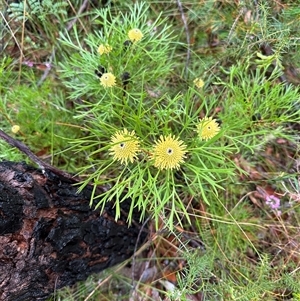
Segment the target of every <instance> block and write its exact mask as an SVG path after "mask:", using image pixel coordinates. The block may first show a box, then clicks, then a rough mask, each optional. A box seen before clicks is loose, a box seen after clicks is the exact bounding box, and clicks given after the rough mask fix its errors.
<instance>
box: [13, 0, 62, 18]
mask: <svg viewBox="0 0 300 301" xmlns="http://www.w3.org/2000/svg"><path fill="white" fill-rule="evenodd" d="M66 7H67V3H66V2H55V3H54V2H53V1H51V0H43V1H39V0H27V1H20V2H18V3H17V2H12V3H10V4H9V7H8V9H7V12H8V14H9V15H8V16H9V18H10V19H15V21H23V19H25V21H26V20H30V19H34V18H38V19H39V20H40V21H42V22H44V21H45V20H46V18H47V17H49V16H51V15H54V16H58V15H62V16H66V14H67V12H66Z"/></svg>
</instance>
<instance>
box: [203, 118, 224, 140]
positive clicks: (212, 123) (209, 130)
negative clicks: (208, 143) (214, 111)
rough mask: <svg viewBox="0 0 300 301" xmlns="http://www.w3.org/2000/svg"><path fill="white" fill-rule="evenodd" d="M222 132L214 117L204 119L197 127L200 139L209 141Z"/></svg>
mask: <svg viewBox="0 0 300 301" xmlns="http://www.w3.org/2000/svg"><path fill="white" fill-rule="evenodd" d="M219 131H220V128H219V125H218V123H217V122H216V120H215V119H212V117H204V118H203V119H201V120H200V122H199V123H198V125H197V132H198V135H199V137H200V139H203V140H208V139H211V138H212V137H214V136H216V135H217V134H218V132H219Z"/></svg>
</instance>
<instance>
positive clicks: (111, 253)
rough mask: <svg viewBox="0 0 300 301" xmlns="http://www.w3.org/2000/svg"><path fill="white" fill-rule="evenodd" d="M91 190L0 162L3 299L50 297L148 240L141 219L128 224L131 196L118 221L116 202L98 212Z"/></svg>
mask: <svg viewBox="0 0 300 301" xmlns="http://www.w3.org/2000/svg"><path fill="white" fill-rule="evenodd" d="M91 193H92V190H91V188H90V187H86V188H85V189H83V190H82V191H81V192H80V193H78V186H76V185H74V183H72V181H70V180H69V179H67V178H65V177H60V176H59V175H55V174H54V173H51V172H50V171H49V172H48V173H46V174H45V173H42V172H41V171H40V170H38V169H36V168H33V167H30V166H28V165H26V164H25V163H13V162H1V163H0V300H1V301H2V300H5V301H11V300H13V301H26V300H31V301H32V300H46V299H47V298H48V297H49V295H51V294H52V293H53V292H54V291H55V289H57V288H61V287H63V286H69V285H72V284H74V283H75V282H77V281H81V280H85V279H86V278H87V277H88V276H89V275H91V274H93V273H97V272H99V271H101V270H104V269H106V268H108V267H111V266H113V265H115V264H117V263H120V262H122V261H124V260H125V259H127V258H129V257H130V256H131V255H132V254H133V252H134V249H135V247H136V246H137V244H138V245H140V244H141V243H142V242H143V241H144V240H145V238H146V235H147V233H146V231H142V230H141V225H140V224H139V223H137V222H136V223H132V224H131V225H130V226H129V225H128V224H127V222H126V221H127V216H126V212H127V213H128V212H129V205H130V204H129V202H130V200H128V201H127V202H126V201H125V202H123V203H122V204H121V207H122V212H123V213H124V214H122V217H121V218H120V219H119V220H118V221H115V211H114V206H113V205H114V204H113V202H111V203H108V204H107V205H106V207H105V209H104V211H103V213H102V214H100V212H99V211H98V210H93V209H92V208H90V206H89V202H90V198H91ZM133 220H135V221H139V213H138V212H134V214H133ZM138 238H139V239H138Z"/></svg>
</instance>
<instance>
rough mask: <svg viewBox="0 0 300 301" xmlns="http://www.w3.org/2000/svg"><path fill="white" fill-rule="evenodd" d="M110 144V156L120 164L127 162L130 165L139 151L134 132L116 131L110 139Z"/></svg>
mask: <svg viewBox="0 0 300 301" xmlns="http://www.w3.org/2000/svg"><path fill="white" fill-rule="evenodd" d="M111 142H112V146H111V148H110V154H111V155H112V156H113V157H114V160H117V161H121V164H123V162H124V163H125V164H127V161H130V162H131V163H132V162H133V161H134V159H135V158H136V156H137V153H138V152H139V151H140V148H139V140H138V138H137V137H136V136H135V133H134V131H132V132H128V131H127V129H124V130H123V131H118V132H116V133H115V134H114V135H113V136H112V137H111Z"/></svg>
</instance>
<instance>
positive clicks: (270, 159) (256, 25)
mask: <svg viewBox="0 0 300 301" xmlns="http://www.w3.org/2000/svg"><path fill="white" fill-rule="evenodd" d="M74 2H75V1H73V2H72V3H73V4H74ZM108 2H109V3H108V4H107V6H106V8H103V9H92V7H93V6H92V5H93V4H92V2H90V3H89V6H87V9H88V10H87V12H86V13H84V14H82V15H76V16H74V15H69V14H70V11H72V9H69V8H68V6H67V2H57V3H56V2H55V3H53V2H51V1H48V0H44V1H35V0H28V1H21V2H20V3H11V4H10V5H9V6H8V10H7V11H8V13H9V18H10V19H13V22H12V20H8V22H4V24H5V26H3V32H5V33H10V34H11V36H12V39H11V40H12V41H13V42H14V41H15V40H16V41H17V42H19V43H18V45H19V47H20V48H22V52H23V54H24V57H25V58H26V59H28V56H29V57H30V58H31V54H32V52H31V50H32V49H34V50H37V52H36V53H40V52H41V53H43V52H45V53H46V55H45V54H41V55H40V56H39V55H37V54H36V53H34V54H35V56H33V57H35V61H38V60H39V59H40V61H44V60H45V59H48V58H49V57H51V60H52V59H53V61H52V62H53V67H52V68H53V69H51V72H50V73H49V74H50V75H48V78H47V80H46V81H45V82H43V84H42V86H40V85H37V84H36V83H37V82H39V80H40V78H41V73H40V71H37V70H33V68H29V67H27V66H23V65H21V64H20V65H17V64H16V61H15V60H14V59H13V58H10V57H9V56H10V55H11V54H10V52H9V53H8V54H7V55H8V56H7V57H3V58H2V59H1V61H0V114H1V119H0V122H1V129H3V130H4V131H6V132H7V133H10V134H11V135H12V136H13V137H15V138H17V139H20V140H22V141H24V142H25V143H26V144H27V145H28V146H29V147H30V148H32V149H33V151H35V152H36V153H38V154H44V156H43V159H46V160H47V159H48V158H49V157H50V159H51V161H52V163H53V164H54V165H56V166H58V167H60V168H62V169H67V170H69V171H72V172H76V173H77V174H79V175H81V176H82V178H83V181H82V183H80V185H79V186H78V189H83V187H85V186H86V185H88V184H92V185H94V188H95V196H96V189H97V187H99V186H100V187H102V188H103V190H102V194H100V195H99V194H98V195H97V197H95V198H93V199H92V200H91V205H92V206H94V207H97V208H100V209H101V208H103V206H104V204H105V202H109V201H114V202H115V206H116V208H117V216H116V218H118V217H119V216H120V215H121V214H122V212H121V211H120V207H119V206H120V203H121V202H122V201H123V200H124V199H126V198H130V199H132V203H131V209H130V210H131V211H132V210H133V209H134V208H138V209H140V210H141V218H144V217H145V216H146V215H150V216H151V217H153V218H154V221H155V226H156V227H157V228H158V227H167V228H168V229H169V230H170V229H171V230H174V228H176V229H178V228H180V227H181V229H182V230H183V231H188V232H193V234H194V235H195V236H197V237H198V239H201V241H203V245H204V246H205V248H206V249H204V248H203V250H202V251H201V252H200V251H199V250H197V251H195V250H194V249H193V250H191V249H189V247H187V245H186V241H184V240H183V239H181V238H178V244H179V245H180V247H179V249H180V254H182V253H181V251H182V249H184V250H185V252H184V255H183V259H184V260H185V262H186V265H185V266H184V268H183V270H182V271H180V272H178V273H177V275H178V278H177V280H178V283H176V287H177V289H175V290H174V291H172V292H171V291H170V292H169V293H168V294H169V298H170V299H171V300H176V301H177V300H178V301H179V300H190V299H192V297H191V295H194V294H196V293H201V294H203V295H202V296H204V298H205V300H247V301H248V300H274V299H276V298H277V299H276V300H282V299H283V298H284V297H282V296H283V295H284V292H285V290H288V292H289V296H288V297H290V298H291V297H292V296H293V298H294V300H298V299H299V296H298V295H299V276H298V274H299V273H297V272H298V270H299V266H297V264H293V262H292V261H293V260H295V262H297V259H299V252H297V251H296V249H295V245H296V244H297V243H298V236H297V235H298V234H297V231H296V229H298V228H299V223H300V220H299V217H298V216H299V210H300V206H299V177H298V173H299V168H298V165H297V162H298V161H297V159H298V156H299V146H298V145H299V133H298V130H299V128H298V124H299V123H300V114H299V94H300V93H299V87H297V86H296V85H295V84H298V83H299V82H300V81H299V79H297V77H296V78H288V79H287V78H286V76H287V74H288V70H289V69H288V68H289V66H290V65H293V66H295V67H296V68H297V67H298V65H299V53H300V52H299V39H298V38H297V36H299V26H298V25H297V24H298V23H299V22H297V21H299V20H298V19H299V16H298V15H299V5H297V4H296V3H292V1H287V3H286V4H285V5H284V6H281V5H280V3H279V2H278V1H275V2H274V1H265V2H263V1H261V2H259V3H257V2H253V1H250V0H249V1H248V0H246V1H240V2H232V1H211V0H209V1H200V2H199V1H198V2H197V1H191V2H189V3H187V2H184V1H181V4H182V6H183V11H184V15H181V14H180V10H179V9H178V6H176V3H178V1H175V2H172V1H170V2H164V3H160V2H159V1H158V2H152V1H146V2H141V3H138V2H137V3H136V4H134V5H133V4H132V3H131V2H128V3H125V2H124V1H121V0H120V1H108ZM179 2H180V1H179ZM24 3H27V5H26V6H25V7H24ZM93 3H94V2H93ZM81 4H82V3H81V2H80V1H77V0H76V5H74V7H76V8H77V7H80V6H81ZM98 4H99V5H101V4H100V3H98ZM24 12H25V14H24ZM1 16H2V15H1ZM24 18H25V19H24ZM67 18H70V20H71V19H73V18H75V19H74V21H76V22H75V23H74V26H73V28H72V29H71V30H69V29H68V30H67V29H66V26H65V25H66V19H67ZM184 18H185V19H186V21H187V25H188V30H189V32H187V31H186V28H185V27H184V26H182V25H183V21H182V20H184ZM4 21H6V20H4ZM22 21H26V25H27V26H24V27H22V26H23V25H25V24H22V23H21V22H22ZM14 22H15V23H14ZM18 22H19V23H18ZM7 24H8V25H9V26H6V25H7ZM20 24H22V25H20ZM10 26H11V27H12V28H11V27H10ZM14 26H16V27H18V26H19V27H20V29H19V32H18V30H15V27H14ZM21 27H22V28H21ZM27 27H28V28H29V27H32V31H30V30H28V28H27ZM133 28H138V29H139V30H140V31H141V32H142V34H143V38H142V39H141V40H140V41H137V42H133V43H131V42H129V36H128V32H129V30H131V29H133ZM21 31H22V33H23V31H24V43H23V39H22V40H21V39H20V38H19V36H20V35H21ZM187 34H189V35H190V44H188V45H187V43H186V41H187ZM58 36H59V39H57V37H58ZM21 41H22V43H21ZM10 43H11V41H10ZM10 43H7V41H4V47H3V49H5V47H8V46H9V44H10ZM28 44H30V45H29V46H30V47H29V48H28ZM7 45H8V46H7ZM100 45H103V46H107V45H109V47H111V49H110V51H107V53H102V54H100V53H99V52H98V47H99V46H100ZM266 47H269V48H268V49H269V50H270V49H271V52H270V53H269V54H268V55H267V54H266V53H265V52H264V50H263V49H265V48H266ZM10 49H11V48H10ZM40 50H41V51H40ZM189 51H190V59H189V60H187V56H188V53H189ZM22 58H23V57H22ZM20 61H21V60H20ZM17 69H19V70H18V71H16V70H17ZM56 71H58V73H56ZM185 71H187V72H185ZM108 72H109V73H111V74H113V75H114V76H115V78H116V82H115V85H114V84H113V85H112V87H104V86H103V85H102V84H101V81H100V77H101V76H102V74H103V73H108ZM183 74H184V76H183ZM195 78H200V79H202V80H203V81H204V87H202V88H199V87H197V85H196V84H195V83H194V79H195ZM62 83H63V84H62ZM291 83H294V84H291ZM205 116H207V117H213V118H214V119H215V120H217V122H218V124H220V128H221V129H220V131H219V132H218V133H217V135H215V136H214V137H212V138H211V139H208V140H207V141H205V140H201V139H200V138H199V133H198V132H197V125H198V124H199V119H200V118H203V117H205ZM13 125H19V126H20V131H19V132H17V133H13V132H12V126H13ZM125 128H126V129H127V130H128V131H129V132H132V131H134V135H135V136H136V137H138V139H139V140H138V141H139V146H140V151H139V153H138V154H137V155H136V157H135V160H134V162H128V164H121V163H120V161H118V160H117V159H115V160H114V158H113V156H112V147H113V146H115V145H116V144H114V143H113V142H112V137H114V135H115V134H116V133H117V132H119V131H122V130H124V129H125ZM161 135H163V136H168V135H172V137H175V138H176V139H177V138H178V139H179V140H180V141H183V143H184V145H186V151H187V153H186V157H184V158H183V162H180V168H179V169H178V170H177V169H170V170H161V169H159V168H157V167H155V166H154V159H153V157H151V155H152V154H153V152H154V151H153V147H154V146H155V145H156V143H157V141H158V139H159V137H160V136H161ZM277 141H281V143H282V145H280V143H277ZM123 142H124V141H123ZM125 142H126V141H125ZM272 147H274V148H276V151H277V152H276V153H271V152H270V149H272V150H273V148H272ZM0 151H1V158H3V159H11V160H21V159H24V157H23V156H22V155H21V154H19V152H17V151H15V150H13V149H11V148H10V147H8V146H7V145H5V144H4V143H1V144H0ZM285 154H286V157H287V158H288V162H287V163H286V162H280V160H279V159H278V158H277V157H281V156H284V155H285ZM239 158H242V159H243V160H244V161H245V162H247V163H248V164H249V165H246V168H245V166H241V164H239V165H238V166H236V165H235V163H236V162H238V159H239ZM277 159H278V161H276V160H277ZM274 162H275V163H274ZM238 163H239V162H238ZM245 170H247V171H248V173H247V172H246V171H245ZM252 171H253V172H254V173H256V174H255V175H257V177H252ZM265 185H268V186H269V187H268V188H269V189H270V190H271V191H275V192H276V193H278V194H277V196H278V197H279V196H280V199H281V204H282V205H281V208H280V210H281V212H282V214H281V215H275V214H274V212H273V211H272V210H271V209H270V208H267V206H266V204H265V203H266V202H265V200H264V199H263V198H262V197H261V196H260V197H259V196H257V193H258V192H257V191H258V190H257V187H259V186H265ZM97 193H98V192H97ZM264 197H265V196H264ZM130 213H131V212H130ZM128 219H129V221H131V217H130V214H129V217H128ZM186 229H188V230H186ZM273 233H276V235H274V236H272V234H273ZM274 238H275V239H278V241H275V240H274ZM183 241H184V242H183ZM158 248H159V247H158ZM158 251H159V250H158ZM155 255H156V254H155ZM157 260H159V258H157ZM171 260H172V259H170V261H171ZM118 276H119V275H117V277H118ZM120 278H121V277H120V276H119V279H120ZM120 281H122V283H123V284H124V287H126V288H128V287H131V286H132V283H131V279H122V280H120ZM163 281H164V280H163V279H162V281H161V283H163ZM158 282H159V281H158ZM155 285H156V283H153V284H152V286H153V287H155ZM92 286H93V287H96V286H97V279H96V280H94V281H91V280H88V281H87V282H86V284H80V285H79V286H78V289H79V291H80V296H79V293H78V294H76V293H74V291H73V290H72V289H69V290H68V292H65V293H61V294H60V293H59V296H62V297H58V298H62V300H77V299H78V298H79V299H80V298H81V299H82V300H83V299H85V297H83V296H84V295H85V296H87V295H89V293H90V292H91V291H92V290H93V288H91V287H92ZM96 291H97V292H96ZM96 291H94V295H93V298H94V300H96V299H99V298H101V297H103V296H102V292H100V290H98V289H97V290H96ZM160 294H161V295H163V293H162V292H160ZM145 295H146V294H145ZM126 297H127V295H126ZM126 297H124V298H126ZM88 298H90V297H88ZM114 298H118V297H116V296H114V294H113V293H111V294H110V295H109V299H111V300H113V299H114ZM280 298H281V299H280ZM90 299H91V298H90Z"/></svg>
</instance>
